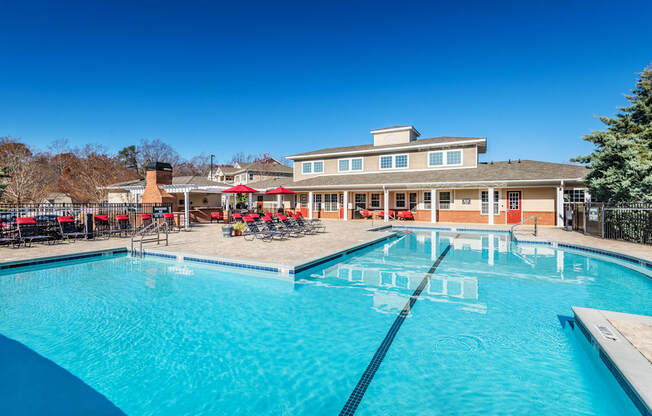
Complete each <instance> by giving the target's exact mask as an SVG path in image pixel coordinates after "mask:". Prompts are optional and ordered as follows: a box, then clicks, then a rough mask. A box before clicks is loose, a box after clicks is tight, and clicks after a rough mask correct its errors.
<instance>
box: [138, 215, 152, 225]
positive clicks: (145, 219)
mask: <svg viewBox="0 0 652 416" xmlns="http://www.w3.org/2000/svg"><path fill="white" fill-rule="evenodd" d="M151 223H152V214H140V228H145V227H147V226H149V225H150V224H151Z"/></svg>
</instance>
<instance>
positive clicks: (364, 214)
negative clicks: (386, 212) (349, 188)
mask: <svg viewBox="0 0 652 416" xmlns="http://www.w3.org/2000/svg"><path fill="white" fill-rule="evenodd" d="M360 215H361V216H362V218H364V219H368V218H373V216H374V213H373V212H371V211H369V210H368V209H363V210H362V211H360Z"/></svg>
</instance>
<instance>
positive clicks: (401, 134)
mask: <svg viewBox="0 0 652 416" xmlns="http://www.w3.org/2000/svg"><path fill="white" fill-rule="evenodd" d="M371 134H373V136H374V146H385V145H389V144H402V143H410V142H412V141H414V140H416V139H417V137H419V136H420V135H421V134H420V133H419V132H418V131H417V129H415V128H414V127H412V126H392V127H384V128H382V129H376V130H371Z"/></svg>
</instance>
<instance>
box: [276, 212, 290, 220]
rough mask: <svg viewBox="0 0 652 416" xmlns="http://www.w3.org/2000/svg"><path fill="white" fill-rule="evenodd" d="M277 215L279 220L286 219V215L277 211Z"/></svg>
mask: <svg viewBox="0 0 652 416" xmlns="http://www.w3.org/2000/svg"><path fill="white" fill-rule="evenodd" d="M277 217H278V219H279V220H281V221H285V220H287V219H288V217H286V216H285V215H284V214H281V213H280V212H279V213H278V215H277Z"/></svg>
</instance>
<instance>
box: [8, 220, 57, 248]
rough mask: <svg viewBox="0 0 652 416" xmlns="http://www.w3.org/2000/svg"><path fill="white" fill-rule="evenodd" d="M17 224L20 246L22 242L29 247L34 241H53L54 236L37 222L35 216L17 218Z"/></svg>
mask: <svg viewBox="0 0 652 416" xmlns="http://www.w3.org/2000/svg"><path fill="white" fill-rule="evenodd" d="M16 225H17V226H18V239H19V241H18V246H20V244H21V243H22V244H23V245H24V246H25V247H27V245H28V244H29V245H31V244H32V243H33V242H34V241H37V242H38V241H52V237H51V236H49V235H47V234H46V233H45V232H44V231H43V227H41V226H39V225H38V224H37V223H36V218H34V217H21V218H16Z"/></svg>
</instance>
